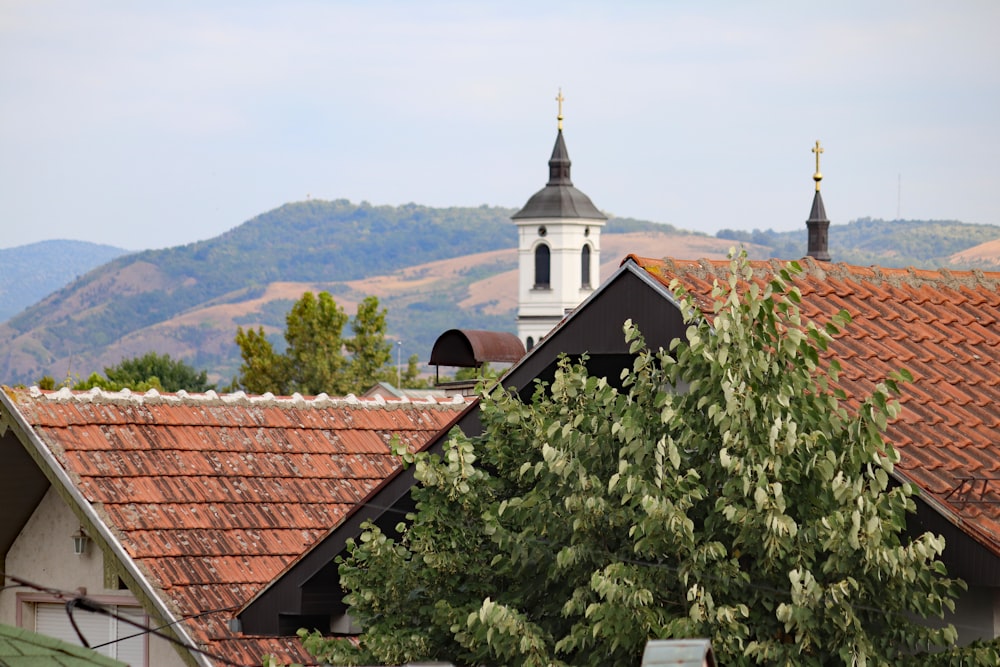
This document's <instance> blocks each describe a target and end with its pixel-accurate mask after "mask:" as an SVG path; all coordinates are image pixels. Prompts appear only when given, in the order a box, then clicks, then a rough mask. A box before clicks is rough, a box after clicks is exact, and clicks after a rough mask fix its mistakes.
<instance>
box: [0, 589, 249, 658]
mask: <svg viewBox="0 0 1000 667" xmlns="http://www.w3.org/2000/svg"><path fill="white" fill-rule="evenodd" d="M0 574H2V576H3V578H4V580H7V579H9V580H11V581H13V582H14V583H15V584H17V587H20V588H30V589H32V590H35V591H38V592H40V593H46V594H48V595H51V596H53V597H55V598H57V599H60V600H66V615H67V616H68V617H69V622H70V625H71V626H72V627H73V630H74V632H76V636H77V637H78V638H79V640H80V643H81V644H82V645H83V646H84V647H85V648H90V649H97V648H101V647H104V646H107V645H109V644H114V643H117V642H119V641H123V640H125V639H130V638H132V637H138V636H142V635H153V636H154V637H159V638H160V639H163V640H165V641H168V642H170V643H171V644H175V645H177V646H180V647H182V648H184V649H186V650H188V651H193V652H195V653H200V654H202V655H204V656H206V657H208V658H211V659H212V660H215V661H216V662H218V663H220V664H223V665H227V666H228V667H255V666H254V665H245V664H243V663H239V662H234V661H233V660H230V659H229V658H227V657H225V656H223V655H219V654H217V653H213V652H211V651H207V650H205V649H203V648H200V647H198V646H193V645H191V644H188V643H186V642H183V641H181V640H179V639H177V638H175V637H173V636H171V635H169V634H167V633H164V632H161V631H160V630H161V629H162V628H165V627H167V626H169V625H172V624H171V623H168V624H167V625H165V626H161V627H159V628H153V627H150V626H148V625H144V624H143V623H140V622H138V621H134V620H132V619H130V618H128V617H126V616H123V615H121V614H118V613H115V612H113V611H112V610H111V609H109V608H107V607H106V606H105V605H103V604H101V603H99V602H96V601H94V600H91V599H89V598H87V597H86V596H84V595H80V594H79V593H77V592H75V591H73V592H70V591H64V590H60V589H58V588H51V587H49V586H43V585H42V584H37V583H34V582H32V581H28V580H27V579H23V578H21V577H18V576H15V575H13V574H10V573H7V572H4V573H0ZM5 588H14V587H13V586H10V587H5ZM76 609H81V610H83V611H86V612H90V613H95V614H102V615H104V616H109V617H111V618H114V619H115V620H118V621H121V622H123V623H126V624H128V625H131V626H132V627H135V628H138V629H139V630H141V632H138V633H135V634H133V635H131V636H130V637H121V638H119V639H116V640H114V641H111V642H106V643H104V644H99V645H97V646H91V645H90V643H89V642H88V641H87V638H86V637H85V636H84V635H83V632H82V631H81V630H80V628H79V626H78V625H77V623H76V619H75V618H74V616H73V611H74V610H76ZM232 609H233V608H228V609H213V610H209V611H205V612H201V613H200V614H195V615H194V616H187V617H184V618H181V619H178V621H177V622H180V621H186V620H189V619H192V618H198V617H201V616H206V615H208V614H217V613H221V612H224V611H232Z"/></svg>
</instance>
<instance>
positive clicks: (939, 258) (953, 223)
mask: <svg viewBox="0 0 1000 667" xmlns="http://www.w3.org/2000/svg"><path fill="white" fill-rule="evenodd" d="M716 236H717V237H718V238H721V239H731V240H734V241H740V242H743V243H755V244H758V245H762V246H766V247H768V248H770V249H771V253H772V256H773V257H778V258H782V259H797V258H799V257H801V256H802V255H803V254H804V248H806V243H807V236H806V228H805V226H804V225H803V227H802V229H798V230H795V231H791V232H776V231H774V230H770V229H769V230H767V231H761V230H759V229H755V230H753V231H752V232H747V231H741V230H732V229H723V230H720V231H719V232H718V233H717V234H716ZM997 238H1000V227H997V226H995V225H974V224H968V223H964V222H958V221H957V220H879V219H873V218H860V219H858V220H854V221H853V222H850V223H848V224H846V225H831V226H830V255H831V256H832V260H833V261H835V262H844V263H847V264H857V265H859V266H869V265H872V264H877V265H879V266H887V267H906V266H913V267H916V268H921V269H937V268H940V267H947V268H952V269H959V268H976V267H975V266H974V265H972V264H970V263H966V264H965V265H961V266H960V265H953V264H951V262H950V260H949V258H950V257H951V256H952V255H954V254H955V253H957V252H960V251H962V250H966V249H967V248H971V247H973V246H977V245H979V244H980V243H985V242H987V241H992V240H994V239H997ZM981 266H983V267H990V266H992V267H993V270H995V269H996V264H995V263H993V264H987V263H983V264H982V265H981Z"/></svg>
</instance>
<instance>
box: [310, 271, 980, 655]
mask: <svg viewBox="0 0 1000 667" xmlns="http://www.w3.org/2000/svg"><path fill="white" fill-rule="evenodd" d="M795 268H796V267H795V265H792V266H791V267H790V269H789V270H790V271H794V270H795ZM749 279H750V271H749V267H748V266H747V265H746V263H745V259H744V258H742V256H741V257H738V258H735V259H734V260H733V266H732V269H731V276H730V278H729V281H728V282H727V283H725V284H720V285H717V286H716V290H715V307H714V313H713V317H712V318H711V324H710V323H709V320H706V319H705V318H704V317H703V316H702V314H701V313H700V312H698V311H697V310H696V308H695V307H694V305H693V302H692V301H691V300H690V299H688V298H687V297H686V296H685V295H684V294H683V293H682V292H681V291H680V290H678V298H679V299H680V300H681V303H682V304H683V308H684V316H685V319H686V321H687V322H688V330H687V335H686V338H685V339H683V340H678V341H675V342H674V344H672V346H671V349H670V350H658V351H650V350H648V349H647V348H646V346H645V343H644V342H643V339H642V338H641V336H640V334H639V332H638V331H636V329H635V328H634V327H633V326H632V325H631V324H630V323H626V325H625V332H626V339H627V340H628V341H629V342H630V344H631V349H632V352H633V353H634V354H635V355H636V356H635V360H634V363H633V365H632V366H631V367H630V368H626V369H624V370H623V372H622V377H621V380H622V384H621V386H622V388H621V389H617V388H616V387H615V386H613V385H612V384H610V383H609V382H608V381H607V380H606V379H605V378H598V377H591V376H588V374H587V371H586V368H585V366H584V365H583V363H580V362H576V363H572V362H571V361H570V360H568V359H563V360H562V361H561V362H560V365H559V368H558V372H557V373H556V375H555V378H554V380H553V381H552V384H551V386H543V385H538V386H537V387H536V390H535V392H534V394H533V397H532V399H531V400H530V402H529V403H524V402H522V401H521V400H519V398H518V397H517V396H516V395H515V394H514V393H512V392H510V391H507V390H504V389H502V388H500V387H496V388H494V389H493V390H492V392H491V393H490V394H489V395H488V396H485V397H484V398H483V400H482V403H481V408H482V414H481V417H482V424H483V428H484V432H483V435H482V436H481V437H475V438H468V437H466V436H464V435H463V434H461V433H460V432H457V431H456V432H455V433H454V434H453V435H452V437H451V438H450V440H449V441H448V443H447V444H446V446H445V449H444V451H443V455H442V456H436V455H429V454H426V453H423V454H417V455H413V454H409V453H406V452H405V450H403V449H401V448H400V449H398V451H399V453H400V455H401V456H402V457H403V459H404V461H405V462H406V463H407V464H409V465H414V466H415V476H416V479H417V480H418V481H419V483H420V484H419V485H418V486H417V487H415V488H414V490H413V496H414V500H415V501H416V511H415V513H413V514H412V515H410V516H409V517H408V523H407V525H402V524H401V525H400V526H399V530H400V531H402V535H401V537H400V538H399V539H391V538H390V537H388V536H387V535H385V534H383V533H382V532H380V530H379V529H378V528H377V527H375V526H373V525H368V526H367V527H366V529H365V531H364V533H363V534H362V535H361V536H360V540H359V541H357V542H356V543H351V544H350V545H349V550H350V555H349V557H348V558H347V560H346V561H345V562H343V563H342V564H341V568H340V572H341V583H342V585H343V586H344V588H345V590H346V591H347V592H348V595H347V598H346V599H347V601H348V603H349V604H350V613H351V614H352V616H354V617H355V618H356V619H357V620H358V621H359V622H360V624H361V626H362V627H363V628H364V632H363V634H362V635H361V637H360V642H359V643H358V644H356V645H355V644H352V643H348V642H343V641H338V640H327V639H324V638H323V637H321V636H320V635H319V634H318V633H312V634H310V633H307V632H305V631H303V632H301V633H300V634H301V635H302V636H303V637H304V640H305V642H306V645H307V647H308V648H309V649H310V650H311V651H312V652H313V653H314V654H315V655H316V656H318V657H319V658H320V659H322V660H325V661H329V662H331V663H333V664H402V663H404V662H407V661H411V660H448V661H452V662H454V663H456V664H460V665H493V664H496V665H500V664H503V665H539V666H541V665H609V664H612V665H628V664H632V665H636V664H638V663H639V660H640V657H641V652H642V650H643V646H644V645H645V643H646V641H647V640H649V639H651V638H671V637H675V638H678V637H708V638H711V640H712V642H713V645H714V647H715V650H716V652H717V655H718V656H719V659H720V662H721V663H722V664H726V665H750V664H782V665H838V664H841V665H865V664H879V665H881V664H896V663H897V662H901V663H914V662H916V663H923V662H934V661H937V662H939V663H941V664H958V662H961V661H970V662H975V661H977V660H978V661H979V662H980V663H981V664H996V663H995V661H996V658H997V653H996V651H995V647H993V646H985V647H977V648H976V649H974V650H972V651H971V652H970V653H967V654H962V655H961V656H958V655H957V654H956V653H955V652H954V651H953V652H950V653H949V652H943V653H940V654H937V655H936V656H932V654H931V653H930V651H932V650H933V649H935V648H936V647H947V646H949V645H950V644H952V643H953V642H954V640H955V637H956V633H955V630H954V629H953V628H952V627H951V626H946V627H943V628H940V629H932V628H930V627H927V626H924V625H922V624H920V623H918V622H917V621H916V620H915V619H918V618H921V617H940V616H941V615H942V614H944V613H945V612H946V611H948V610H951V609H953V605H954V603H953V599H954V597H955V596H956V595H957V594H958V592H959V591H960V589H961V587H962V584H961V582H958V581H955V580H952V579H949V578H948V577H947V575H946V573H945V571H944V566H943V565H942V563H941V562H940V560H939V556H940V554H941V553H942V550H943V549H944V540H943V539H942V538H941V537H939V536H935V535H932V534H929V533H928V534H923V535H921V536H919V537H915V538H912V539H910V538H907V537H906V536H905V535H904V532H903V530H904V524H905V521H906V515H907V512H910V511H913V509H914V502H913V499H912V496H913V494H914V490H913V489H912V488H911V487H910V486H909V485H907V484H902V485H896V484H893V483H891V482H890V477H889V475H890V473H891V471H892V467H893V464H894V462H895V461H896V460H897V454H896V452H895V451H894V450H893V448H892V446H891V445H890V444H888V443H886V442H885V441H884V439H883V435H882V434H883V431H884V429H885V427H886V424H887V422H888V421H889V420H890V419H892V418H893V417H895V416H896V415H897V414H898V410H899V406H898V403H897V402H895V401H894V400H893V399H892V398H891V396H892V394H893V393H894V392H895V391H896V389H897V384H896V383H897V381H899V380H905V379H906V378H905V373H901V374H900V375H899V376H897V377H893V378H888V379H886V380H885V382H884V383H882V384H879V385H878V386H877V387H876V389H875V390H874V392H873V394H872V395H871V396H870V397H869V398H868V399H867V400H865V401H864V402H863V403H862V404H861V405H860V407H859V409H858V410H856V411H851V410H849V409H848V408H847V407H845V405H844V404H842V403H841V400H840V399H841V398H842V396H841V394H840V393H839V392H838V391H836V390H835V389H834V388H833V387H832V384H831V383H832V381H833V380H834V379H835V377H836V374H837V372H838V366H837V364H836V362H835V361H834V362H831V363H829V364H821V362H820V355H821V354H822V352H823V351H824V350H825V349H826V348H827V344H828V341H829V340H830V336H831V335H832V334H834V333H835V332H836V331H837V330H838V327H839V326H844V325H845V324H846V323H847V319H848V318H847V316H846V313H843V314H842V315H841V317H840V318H839V319H838V320H837V321H836V322H831V323H830V324H829V325H828V326H826V327H825V328H824V329H819V328H817V327H816V326H814V325H813V324H811V323H809V322H806V321H804V320H803V319H802V318H801V316H800V314H799V310H798V308H797V306H796V303H797V302H798V300H799V295H798V292H797V290H796V289H795V288H794V287H792V286H791V285H790V281H791V276H790V275H789V272H788V271H783V272H781V274H780V275H779V276H777V277H776V278H775V279H774V280H773V282H771V283H770V284H767V285H755V284H753V283H750V284H749V286H748V281H749ZM682 387H683V388H686V389H685V390H675V389H674V388H682ZM966 664H968V663H966Z"/></svg>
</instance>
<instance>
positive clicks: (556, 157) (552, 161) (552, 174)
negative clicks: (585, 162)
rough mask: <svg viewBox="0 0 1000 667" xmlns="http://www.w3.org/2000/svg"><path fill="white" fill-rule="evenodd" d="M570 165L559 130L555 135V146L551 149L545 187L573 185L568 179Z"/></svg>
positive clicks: (567, 152)
mask: <svg viewBox="0 0 1000 667" xmlns="http://www.w3.org/2000/svg"><path fill="white" fill-rule="evenodd" d="M572 164H573V163H572V162H570V160H569V151H567V150H566V142H565V141H563V133H562V130H561V129H560V130H559V134H557V135H556V145H555V146H554V147H553V148H552V157H550V158H549V182H548V183H546V185H573V181H572V180H570V177H569V168H570V166H571V165H572Z"/></svg>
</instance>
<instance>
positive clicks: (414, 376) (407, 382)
mask: <svg viewBox="0 0 1000 667" xmlns="http://www.w3.org/2000/svg"><path fill="white" fill-rule="evenodd" d="M399 379H400V385H401V386H402V387H403V388H404V389H425V388H427V387H430V386H431V382H430V380H429V379H428V378H426V377H422V376H421V375H420V356H419V355H418V354H411V355H410V358H409V359H407V360H406V370H404V371H402V373H400V378H399Z"/></svg>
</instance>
